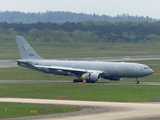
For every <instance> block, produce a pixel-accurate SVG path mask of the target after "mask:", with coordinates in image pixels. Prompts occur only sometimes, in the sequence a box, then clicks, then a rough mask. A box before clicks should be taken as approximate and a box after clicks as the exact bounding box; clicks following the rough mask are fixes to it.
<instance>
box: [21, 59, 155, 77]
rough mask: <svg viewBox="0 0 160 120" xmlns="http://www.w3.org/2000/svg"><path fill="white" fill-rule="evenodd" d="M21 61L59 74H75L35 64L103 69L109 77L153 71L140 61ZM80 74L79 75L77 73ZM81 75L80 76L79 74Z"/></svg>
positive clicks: (44, 70) (30, 66)
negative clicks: (139, 62)
mask: <svg viewBox="0 0 160 120" xmlns="http://www.w3.org/2000/svg"><path fill="white" fill-rule="evenodd" d="M19 62H20V63H21V62H22V63H23V62H27V63H28V64H29V65H26V64H25V65H23V64H22V63H21V64H19V65H21V66H25V67H28V68H32V69H35V70H38V71H41V72H45V73H52V74H58V75H69V76H72V75H73V76H75V75H74V74H72V73H70V72H64V71H61V70H49V69H47V68H40V69H39V68H36V67H34V66H35V65H41V66H62V67H70V68H80V69H88V70H100V71H103V74H102V75H101V77H102V78H105V79H109V78H110V77H127V78H134V77H144V76H147V75H150V74H152V73H153V70H152V69H150V68H149V67H148V66H147V65H143V64H138V63H125V62H98V61H97V62H93V61H67V60H66V61H61V60H45V59H43V60H34V59H32V60H31V59H29V60H28V59H26V60H24V59H23V60H19ZM77 76H78V75H77ZM78 77H79V76H78Z"/></svg>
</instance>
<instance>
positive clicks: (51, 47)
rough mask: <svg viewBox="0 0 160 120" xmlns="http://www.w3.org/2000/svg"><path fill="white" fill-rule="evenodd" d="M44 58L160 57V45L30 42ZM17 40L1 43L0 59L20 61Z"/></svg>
mask: <svg viewBox="0 0 160 120" xmlns="http://www.w3.org/2000/svg"><path fill="white" fill-rule="evenodd" d="M29 43H30V44H31V46H32V47H33V48H34V49H35V51H36V52H37V53H38V54H39V55H40V56H42V57H43V58H46V59H47V58H77V57H80V58H85V57H87V58H88V57H113V56H114V57H115V56H137V55H159V52H160V43H55V42H38V41H36V42H34V41H29ZM19 58H20V54H19V51H18V46H17V44H16V40H13V41H0V59H19Z"/></svg>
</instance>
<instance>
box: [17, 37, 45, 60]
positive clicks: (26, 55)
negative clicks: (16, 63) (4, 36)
mask: <svg viewBox="0 0 160 120" xmlns="http://www.w3.org/2000/svg"><path fill="white" fill-rule="evenodd" d="M15 38H16V41H17V44H18V48H19V52H20V54H21V58H22V59H42V58H41V57H40V56H39V55H38V54H37V53H36V52H35V51H34V49H33V48H32V47H31V46H30V45H29V44H28V42H27V41H26V40H25V39H24V38H23V37H22V36H16V37H15Z"/></svg>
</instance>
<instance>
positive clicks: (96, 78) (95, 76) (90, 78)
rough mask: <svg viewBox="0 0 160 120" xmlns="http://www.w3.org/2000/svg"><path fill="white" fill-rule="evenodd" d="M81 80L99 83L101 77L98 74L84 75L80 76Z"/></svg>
mask: <svg viewBox="0 0 160 120" xmlns="http://www.w3.org/2000/svg"><path fill="white" fill-rule="evenodd" d="M82 79H83V80H86V81H99V80H100V79H101V75H100V74H99V73H85V74H83V75H82Z"/></svg>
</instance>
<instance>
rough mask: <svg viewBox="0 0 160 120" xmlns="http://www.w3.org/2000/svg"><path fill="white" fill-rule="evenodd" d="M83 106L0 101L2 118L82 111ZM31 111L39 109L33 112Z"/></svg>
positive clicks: (0, 115)
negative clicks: (35, 112)
mask: <svg viewBox="0 0 160 120" xmlns="http://www.w3.org/2000/svg"><path fill="white" fill-rule="evenodd" d="M80 110H81V108H78V107H73V106H59V105H44V104H43V105H42V104H24V103H23V104H22V103H21V104H20V103H0V119H3V118H15V117H25V116H39V115H47V114H58V113H68V112H74V111H80ZM31 111H37V114H32V113H31Z"/></svg>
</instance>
